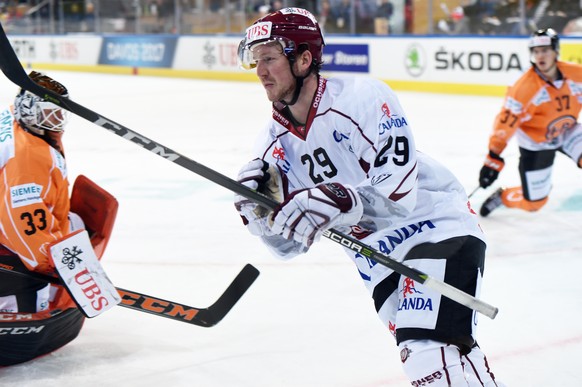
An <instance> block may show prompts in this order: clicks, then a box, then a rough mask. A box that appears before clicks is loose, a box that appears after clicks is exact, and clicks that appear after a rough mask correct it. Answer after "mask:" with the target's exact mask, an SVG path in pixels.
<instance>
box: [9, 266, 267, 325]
mask: <svg viewBox="0 0 582 387" xmlns="http://www.w3.org/2000/svg"><path fill="white" fill-rule="evenodd" d="M0 272H3V273H9V274H13V275H18V276H24V277H29V278H34V279H37V280H40V281H46V282H49V283H52V284H57V285H58V284H59V279H58V278H56V277H52V276H48V275H45V274H40V273H35V272H31V271H28V270H26V269H21V268H19V267H14V266H12V265H7V264H2V263H0ZM258 276H259V270H258V269H257V268H255V267H254V266H253V265H251V264H246V265H245V267H244V268H243V269H242V270H241V271H240V273H239V274H238V275H237V276H236V278H235V279H234V280H233V281H232V282H231V284H230V285H229V286H228V288H226V290H225V291H224V293H222V295H221V296H220V297H219V298H218V300H216V301H215V302H214V303H213V304H212V305H210V306H209V307H207V308H197V307H194V306H188V305H184V304H181V303H179V302H175V301H168V300H164V299H161V298H158V297H153V296H148V295H147V294H143V293H139V292H135V291H132V290H127V289H123V288H116V289H117V291H118V292H119V295H120V296H121V303H120V304H119V306H122V307H124V308H129V309H133V310H136V311H138V312H144V313H149V314H153V315H155V316H159V317H165V318H169V319H172V320H175V321H181V322H184V323H187V324H192V325H197V326H200V327H205V328H210V327H213V326H215V325H216V324H218V323H219V322H220V321H221V320H222V319H223V318H224V317H225V316H226V315H227V314H228V312H230V310H231V309H232V308H233V307H234V305H235V304H236V303H237V302H238V300H240V299H241V297H242V296H243V294H245V292H246V291H247V290H248V289H249V288H250V286H251V285H252V284H253V282H254V281H255V280H256V279H257V277H258Z"/></svg>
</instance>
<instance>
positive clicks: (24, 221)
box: [0, 71, 117, 366]
mask: <svg viewBox="0 0 582 387" xmlns="http://www.w3.org/2000/svg"><path fill="white" fill-rule="evenodd" d="M29 77H30V78H31V79H32V80H33V81H34V82H36V83H37V84H39V85H41V86H43V87H44V88H46V89H49V90H51V91H53V92H55V93H57V94H59V95H63V96H67V97H68V91H67V89H66V87H65V86H63V85H62V84H61V83H59V82H57V81H55V80H53V79H52V78H50V77H48V76H47V75H44V74H41V73H39V72H36V71H33V72H31V73H30V75H29ZM67 121H68V112H66V111H65V110H63V109H61V108H59V107H58V106H56V105H55V104H53V103H50V102H47V101H45V100H43V99H42V98H40V97H38V96H36V95H34V94H32V93H30V92H28V91H26V90H20V91H19V92H18V94H17V96H16V98H15V100H14V105H13V106H11V107H9V108H7V109H5V110H2V111H0V267H3V268H8V269H11V268H12V269H13V268H20V269H21V271H26V269H28V270H29V271H34V272H39V273H43V274H51V275H54V273H55V262H53V259H52V258H51V254H52V253H51V252H49V246H50V244H51V243H54V242H56V241H58V240H60V239H63V238H65V239H66V238H68V237H69V236H71V235H75V234H72V233H73V231H75V230H78V229H87V231H89V230H90V227H89V226H91V228H92V229H93V230H94V231H95V230H97V231H98V232H92V233H91V234H92V238H91V239H92V241H95V243H94V245H93V247H94V248H95V251H96V254H97V255H99V256H100V255H101V253H102V252H103V249H104V245H105V244H106V242H107V241H108V239H109V238H108V235H109V234H108V233H109V232H110V231H111V228H112V225H113V219H114V217H115V213H116V210H117V207H116V206H117V202H116V201H115V200H114V198H113V199H112V200H111V198H112V197H110V196H109V199H108V200H97V199H92V197H94V196H95V195H94V194H95V193H99V187H97V186H96V185H95V184H94V183H92V182H90V181H89V180H88V179H86V178H84V177H83V179H79V178H78V179H77V181H76V182H75V186H74V187H73V195H72V197H71V199H69V182H68V179H67V175H68V173H67V165H66V162H65V156H64V150H63V144H62V141H61V138H62V135H63V131H64V129H65V126H66V124H67ZM79 181H81V183H80V184H77V183H78V182H79ZM80 187H84V188H80ZM75 192H77V193H76V194H75ZM103 197H106V198H107V197H108V196H107V195H106V192H105V194H104V195H103ZM87 203H89V205H90V206H91V209H92V210H93V211H94V212H95V213H96V215H90V216H87V215H86V214H91V212H90V211H87V207H86V206H87ZM102 203H108V204H107V205H106V206H105V207H104V206H103V204H102ZM107 206H109V207H107ZM108 208H109V209H111V208H113V210H114V211H113V212H111V211H109V212H107V211H103V210H107V209H108ZM71 209H72V211H74V212H71ZM77 213H78V214H79V215H77ZM103 213H106V214H112V217H110V218H109V219H104V215H101V214H103ZM82 214H83V215H84V217H83V218H82V217H81V216H80V215H82ZM103 225H105V228H104V227H103ZM106 228H109V230H108V231H107V230H106V231H104V230H105V229H106ZM103 234H107V235H106V236H105V238H104V237H103ZM85 250H87V249H85ZM89 250H90V248H89ZM95 259H97V258H95ZM79 260H80V259H79ZM83 260H85V258H84V257H83ZM79 266H80V265H79ZM66 287H67V291H65V289H64V288H63V287H61V286H55V285H50V284H49V283H47V282H45V281H41V280H37V279H32V278H30V277H19V276H15V275H14V274H8V273H5V272H0V329H1V330H2V332H3V334H2V335H0V366H6V365H12V364H17V363H21V362H23V361H27V360H30V359H33V358H35V357H38V356H41V355H44V354H46V353H49V352H51V351H53V350H55V349H57V348H59V347H61V346H63V345H65V344H66V343H68V342H70V341H71V340H73V339H74V338H75V337H76V336H77V335H78V333H79V331H80V330H81V327H82V325H83V321H84V316H83V314H82V313H81V311H80V310H79V309H78V308H77V307H76V303H78V304H79V302H78V299H77V298H76V297H75V296H74V295H73V293H70V289H69V286H66ZM69 293H70V294H71V295H73V296H72V298H71V296H69ZM79 305H81V304H79ZM13 332H16V333H18V334H12V333H13Z"/></svg>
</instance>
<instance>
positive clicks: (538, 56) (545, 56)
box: [531, 46, 558, 78]
mask: <svg viewBox="0 0 582 387" xmlns="http://www.w3.org/2000/svg"><path fill="white" fill-rule="evenodd" d="M557 56H558V54H557V53H556V51H554V50H552V47H550V46H543V47H534V48H532V50H531V57H532V61H533V62H534V63H535V65H536V67H537V68H538V70H539V71H541V72H542V74H544V75H546V76H547V77H548V78H553V76H554V73H555V71H556V59H557Z"/></svg>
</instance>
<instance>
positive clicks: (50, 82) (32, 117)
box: [14, 71, 69, 135]
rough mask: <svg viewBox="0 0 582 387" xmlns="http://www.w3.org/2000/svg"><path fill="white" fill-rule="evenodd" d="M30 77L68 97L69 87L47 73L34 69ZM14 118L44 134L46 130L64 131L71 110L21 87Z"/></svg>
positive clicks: (28, 127) (27, 127)
mask: <svg viewBox="0 0 582 387" xmlns="http://www.w3.org/2000/svg"><path fill="white" fill-rule="evenodd" d="M29 77H30V79H32V80H33V81H34V82H35V83H37V84H39V85H40V86H42V87H44V88H46V89H48V90H51V91H54V92H55V93H57V94H59V95H62V96H65V97H68V96H69V93H68V91H67V88H66V87H65V86H63V85H62V84H61V83H59V82H57V81H55V80H54V79H52V78H50V77H49V76H47V75H44V74H42V73H39V72H36V71H32V72H31V73H30V74H29ZM14 118H15V119H16V120H17V121H18V123H19V124H20V125H22V126H23V127H24V128H25V129H27V130H29V131H31V132H33V133H36V134H39V135H43V134H44V131H45V130H49V131H53V132H62V131H64V130H65V125H66V124H67V122H68V121H69V112H68V111H66V110H64V109H61V108H60V107H58V106H57V105H55V104H54V103H52V102H48V101H45V100H44V99H42V98H41V97H39V96H37V95H35V94H32V93H31V92H29V91H27V90H24V89H21V90H20V92H19V93H18V95H16V98H15V100H14Z"/></svg>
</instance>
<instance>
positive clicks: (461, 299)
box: [0, 25, 498, 319]
mask: <svg viewBox="0 0 582 387" xmlns="http://www.w3.org/2000/svg"><path fill="white" fill-rule="evenodd" d="M0 26H1V25H0ZM0 53H1V54H2V55H0V68H1V69H2V72H3V73H4V74H5V75H6V77H7V78H8V79H9V80H10V81H12V82H13V83H15V84H16V85H18V86H20V87H21V88H23V89H26V90H28V91H30V92H32V93H34V94H36V95H38V96H40V97H42V98H44V99H45V100H48V101H50V102H53V103H54V104H56V105H58V106H60V107H62V108H64V109H67V110H69V111H70V112H71V113H73V114H76V115H78V116H80V117H82V118H84V119H86V120H88V121H90V122H93V123H94V124H96V125H98V126H101V127H102V128H105V129H107V130H109V131H111V132H113V133H115V134H116V135H118V136H120V137H123V138H125V139H126V140H129V141H131V142H133V143H135V144H137V145H139V146H141V147H142V148H145V149H147V150H149V151H150V152H152V153H155V154H157V155H158V156H161V157H163V158H165V159H167V160H170V161H172V162H173V163H175V164H178V165H180V166H182V167H184V168H186V169H188V170H189V171H191V172H194V173H196V174H198V175H200V176H202V177H204V178H206V179H208V180H210V181H212V182H214V183H216V184H218V185H220V186H222V187H224V188H226V189H228V190H230V191H232V192H234V193H237V194H239V195H242V196H244V197H246V198H247V199H249V200H252V201H254V202H255V203H257V204H259V205H261V206H263V207H265V208H268V209H273V208H275V207H276V206H277V205H278V203H277V202H275V201H274V200H272V199H271V198H269V197H267V196H265V195H262V194H261V193H258V192H256V191H253V190H251V189H250V188H248V187H246V186H244V185H242V184H240V183H238V182H237V181H235V180H232V179H230V178H229V177H227V176H225V175H223V174H221V173H219V172H217V171H214V170H213V169H210V168H208V167H206V166H204V165H202V164H199V163H197V162H195V161H194V160H191V159H189V158H187V157H185V156H183V155H181V154H179V153H177V152H175V151H173V150H172V149H170V148H167V147H165V146H163V145H161V144H159V143H157V142H155V141H153V140H151V139H149V138H147V137H145V136H142V135H140V134H139V133H137V132H134V131H133V130H131V129H129V128H127V127H125V126H123V125H121V124H119V123H117V122H115V121H113V120H111V119H108V118H105V117H103V116H101V115H100V114H98V113H96V112H94V111H92V110H89V109H87V108H86V107H84V106H81V105H79V104H78V103H76V102H74V101H72V100H70V99H68V98H66V97H63V96H61V95H58V94H57V93H54V92H52V91H51V90H47V89H45V88H43V87H42V86H39V85H38V84H36V83H35V82H33V81H32V80H31V79H30V78H29V77H28V75H26V72H25V71H24V68H23V67H22V65H21V63H20V61H19V60H18V57H17V56H16V54H15V52H14V50H13V49H12V46H11V45H10V41H9V40H8V37H7V36H6V33H5V32H4V29H3V28H1V27H0ZM323 236H325V237H326V238H328V239H331V240H332V241H334V242H336V243H338V244H340V245H342V246H344V247H347V248H349V249H351V250H352V251H355V252H357V253H359V254H361V255H362V256H364V257H366V258H369V259H372V260H374V261H376V262H378V263H380V264H382V265H384V266H386V267H388V268H390V269H392V270H394V271H395V272H397V273H399V274H401V275H404V276H406V277H409V278H411V279H413V280H414V281H417V282H419V283H421V284H424V285H425V286H427V287H429V288H431V289H433V290H435V291H437V292H439V293H440V294H442V295H443V296H445V297H448V298H450V299H451V300H454V301H456V302H458V303H459V304H462V305H464V306H466V307H468V308H471V309H473V310H475V311H477V312H479V313H482V314H484V315H485V316H487V317H489V318H492V319H493V318H495V316H496V315H497V312H498V308H496V307H494V306H492V305H489V304H487V303H485V302H484V301H481V300H479V299H478V298H476V297H474V296H472V295H470V294H467V293H465V292H463V291H461V290H459V289H457V288H455V287H453V286H451V285H449V284H447V283H445V282H443V281H440V280H438V279H436V278H432V277H430V276H429V275H427V274H425V273H423V272H421V271H419V270H417V269H415V268H412V267H409V266H407V265H405V264H403V263H401V262H398V261H396V260H394V259H393V258H391V257H390V256H388V255H386V254H383V253H381V252H379V251H377V250H374V249H372V248H371V247H370V246H367V245H366V244H364V243H362V242H360V241H358V240H357V239H354V238H352V237H350V236H348V235H345V234H343V233H340V232H338V231H336V230H334V229H330V230H326V231H324V232H323Z"/></svg>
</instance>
